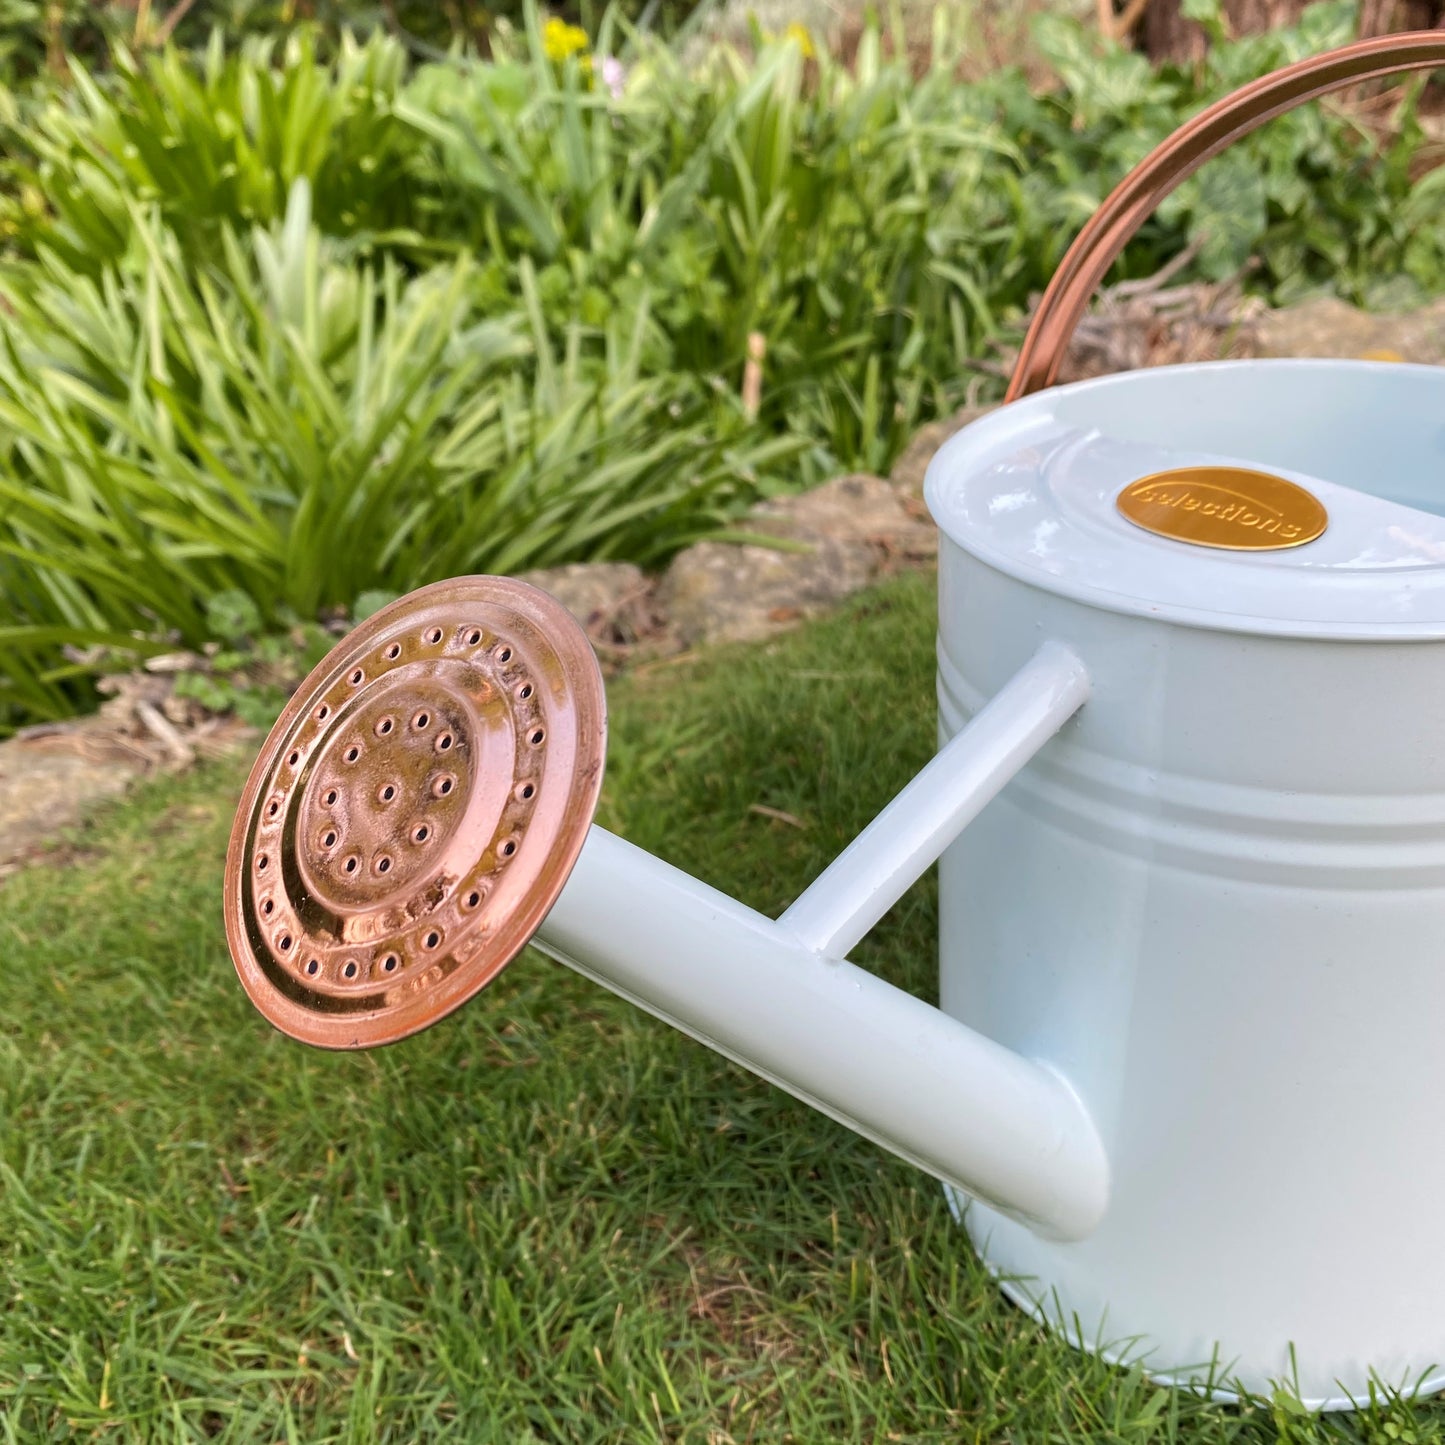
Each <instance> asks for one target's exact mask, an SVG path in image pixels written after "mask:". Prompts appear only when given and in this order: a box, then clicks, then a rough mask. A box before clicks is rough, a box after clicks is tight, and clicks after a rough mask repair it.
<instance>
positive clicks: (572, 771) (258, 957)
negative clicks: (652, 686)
mask: <svg viewBox="0 0 1445 1445" xmlns="http://www.w3.org/2000/svg"><path fill="white" fill-rule="evenodd" d="M606 731H607V722H606V705H605V700H604V696H603V688H602V677H601V673H600V671H599V670H598V667H597V661H596V658H595V657H594V656H593V654H592V649H591V647H590V645H589V644H588V642H587V638H586V636H585V634H584V633H583V631H582V629H581V628H580V627H579V626H578V624H577V623H576V621H574V619H573V618H572V616H571V615H570V614H569V613H568V612H567V611H566V610H565V609H564V608H563V607H562V606H561V604H560V603H558V602H555V601H554V600H553V599H552V598H551V597H549V596H548V595H547V594H546V593H545V592H541V591H539V590H538V589H537V588H535V587H529V586H527V585H526V584H525V583H522V582H515V581H511V580H509V579H506V578H498V577H462V578H457V579H455V580H453V581H449V582H439V583H436V584H435V585H433V586H431V587H424V588H422V589H421V590H420V591H419V592H413V593H412V594H411V595H410V596H408V597H404V598H402V599H401V600H400V601H398V602H394V603H392V604H391V605H390V606H389V607H386V608H384V609H383V610H382V611H380V612H378V613H376V615H375V616H373V617H371V618H370V619H368V620H367V621H366V622H364V623H363V624H362V625H361V626H360V627H358V628H357V629H356V630H355V631H354V632H352V633H351V634H350V635H349V636H348V637H346V638H344V639H343V640H342V641H341V642H340V643H339V644H338V645H337V647H336V648H335V649H334V650H333V651H332V652H331V653H330V654H329V655H328V656H327V657H326V659H325V660H324V661H323V662H322V663H321V664H320V665H319V666H318V667H317V668H316V670H315V671H314V672H312V674H311V676H310V677H308V678H307V679H306V681H305V682H304V683H303V684H302V686H301V688H300V690H299V691H298V692H297V693H296V695H295V696H294V697H293V698H292V699H291V701H290V703H289V704H288V705H287V707H286V710H285V712H283V713H282V714H281V717H280V719H279V720H278V722H277V723H276V726H275V727H274V728H273V729H272V731H271V735H270V737H268V738H267V740H266V745H265V747H264V748H263V749H262V751H261V756H260V757H259V758H258V759H257V761H256V765H255V767H254V768H252V770H251V776H250V778H249V780H248V781H247V783H246V789H245V792H244V793H243V795H242V798H241V804H240V807H239V809H238V811H237V814H236V821H235V824H234V826H233V827H232V830H231V844H230V849H229V851H228V853H227V857H226V889H225V908H226V937H227V941H228V942H229V944H230V947H231V957H232V959H233V960H234V962H235V965H236V971H237V973H238V974H239V975H240V978H241V982H242V984H243V985H244V986H245V989H246V992H247V993H248V994H249V995H250V996H251V1000H252V1002H253V1003H254V1004H255V1005H256V1007H257V1008H258V1009H260V1010H261V1012H262V1013H263V1014H265V1016H266V1017H267V1018H268V1019H269V1020H270V1021H271V1022H272V1023H273V1024H275V1025H276V1027H277V1028H279V1029H281V1030H282V1031H283V1032H285V1033H287V1034H290V1035H291V1036H292V1037H293V1038H297V1039H301V1040H303V1041H304V1042H306V1043H310V1044H319V1045H321V1046H322V1047H324V1048H332V1049H356V1048H370V1047H372V1046H374V1045H377V1044H387V1043H392V1042H394V1041H395V1040H397V1039H401V1038H405V1037H406V1036H407V1035H409V1034H413V1033H416V1032H417V1031H418V1030H419V1029H424V1028H426V1027H427V1026H428V1025H430V1024H433V1023H435V1022H437V1021H438V1020H439V1019H441V1018H443V1017H444V1016H445V1015H447V1014H449V1013H450V1012H451V1011H452V1010H453V1009H455V1008H457V1007H458V1006H459V1005H461V1004H463V1003H465V1002H466V1001H467V999H469V998H470V997H471V996H472V995H473V994H474V993H476V992H477V991H478V990H479V989H481V988H482V987H484V986H485V985H486V984H487V983H489V982H490V981H491V980H492V979H493V978H494V977H496V975H497V974H498V973H499V972H500V971H501V970H502V968H503V967H504V966H505V965H506V964H507V963H508V962H509V961H510V960H511V959H512V958H513V957H514V956H515V955H516V953H517V952H518V951H519V950H520V949H521V948H522V946H523V945H524V944H525V943H526V942H527V940H528V939H529V938H530V937H531V936H532V934H533V932H535V930H536V928H537V926H538V924H540V923H541V921H542V920H543V918H545V917H546V915H547V911H548V909H549V908H550V907H551V906H552V903H553V901H554V900H555V899H556V897H557V895H558V894H559V893H560V892H561V891H562V886H563V884H564V883H566V881H567V876H568V874H569V873H570V872H571V870H572V865H573V864H574V863H575V862H576V859H577V854H578V853H579V852H580V850H581V848H582V843H583V840H584V839H585V838H586V836H587V830H588V827H589V826H590V824H591V821H592V814H593V811H594V809H595V808H596V805H597V794H598V791H599V789H600V788H601V784H602V763H603V754H604V750H605V745H606Z"/></svg>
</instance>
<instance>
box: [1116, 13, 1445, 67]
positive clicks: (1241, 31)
mask: <svg viewBox="0 0 1445 1445" xmlns="http://www.w3.org/2000/svg"><path fill="white" fill-rule="evenodd" d="M1179 3H1180V0H1149V8H1148V10H1146V11H1145V13H1144V24H1143V27H1142V39H1143V45H1144V49H1145V50H1146V51H1147V52H1148V55H1149V58H1150V59H1151V60H1155V61H1160V60H1172V61H1175V62H1176V63H1179V64H1188V63H1190V62H1191V61H1196V60H1199V59H1200V58H1201V57H1202V56H1203V55H1204V51H1205V49H1206V47H1207V45H1208V42H1207V40H1206V39H1205V35H1204V31H1203V30H1202V29H1201V28H1200V27H1199V26H1198V25H1196V24H1195V23H1194V22H1193V21H1192V20H1186V19H1184V17H1183V16H1182V15H1181V14H1180V13H1179ZM1308 3H1309V0H1224V20H1225V24H1226V25H1227V27H1228V28H1229V30H1230V32H1231V33H1232V34H1234V35H1251V34H1257V33H1259V32H1260V31H1262V30H1272V29H1274V28H1275V27H1276V26H1279V25H1289V24H1292V23H1293V22H1294V21H1296V20H1298V19H1299V15H1300V11H1302V10H1303V9H1304V8H1305V6H1306V5H1307V4H1308ZM1442 22H1445V0H1364V3H1363V4H1362V6H1361V8H1360V34H1361V35H1362V36H1370V35H1391V34H1396V33H1398V32H1399V31H1401V30H1429V29H1431V28H1432V27H1434V26H1437V25H1440V24H1442Z"/></svg>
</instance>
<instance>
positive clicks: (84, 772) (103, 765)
mask: <svg viewBox="0 0 1445 1445" xmlns="http://www.w3.org/2000/svg"><path fill="white" fill-rule="evenodd" d="M87 721H88V723H89V725H87V724H86V723H82V724H78V725H67V726H65V727H64V728H63V729H57V730H56V731H55V732H54V734H52V735H45V733H44V732H42V734H41V735H39V736H32V737H21V738H10V739H8V740H7V741H5V742H3V743H0V874H4V873H6V872H9V871H11V868H12V867H14V866H17V865H18V864H19V863H20V862H21V861H22V860H23V859H24V858H25V857H26V856H27V855H29V854H30V853H32V852H34V851H35V850H36V849H38V848H40V847H42V846H43V845H45V844H46V843H48V842H50V841H51V840H52V839H53V838H54V837H55V835H56V834H57V833H59V832H60V831H62V830H63V829H65V828H68V827H71V826H72V825H74V824H76V823H79V822H81V821H83V820H84V819H85V818H86V817H87V816H88V815H89V814H90V813H91V812H92V811H93V809H94V807H95V805H96V804H97V803H99V802H101V801H103V800H105V799H107V798H113V797H116V796H117V795H118V794H120V793H122V792H124V791H125V790H126V788H128V787H129V786H130V784H131V783H132V782H133V781H134V780H135V779H136V778H137V777H139V776H140V775H141V774H142V773H144V772H146V771H147V769H148V759H147V758H145V756H144V755H142V754H139V753H134V754H133V753H131V752H130V751H129V750H128V749H126V748H125V747H123V746H122V745H120V744H118V743H117V742H116V741H115V740H114V739H113V738H112V737H110V736H109V735H108V730H107V725H106V724H105V723H103V722H102V721H101V720H100V719H91V720H87Z"/></svg>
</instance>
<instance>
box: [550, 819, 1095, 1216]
mask: <svg viewBox="0 0 1445 1445" xmlns="http://www.w3.org/2000/svg"><path fill="white" fill-rule="evenodd" d="M535 941H536V943H537V945H538V946H539V947H540V948H541V949H543V950H544V951H545V952H546V953H549V954H551V955H552V957H553V958H556V959H558V960H560V961H561V962H563V963H565V964H567V965H569V966H570V967H572V968H575V969H576V970H577V971H578V972H579V973H582V974H585V975H586V976H587V977H588V978H592V979H595V980H596V981H597V982H598V983H601V984H603V985H604V986H605V987H607V988H610V989H611V990H612V991H613V992H614V993H618V994H621V995H622V997H623V998H627V999H630V1000H632V1001H633V1002H634V1003H637V1004H640V1005H641V1006H642V1007H643V1008H645V1009H646V1010H647V1011H648V1012H649V1013H652V1014H656V1015H657V1017H659V1018H661V1019H665V1020H666V1021H667V1022H668V1023H670V1024H673V1025H675V1026H676V1027H677V1028H680V1029H681V1030H682V1031H683V1032H684V1033H687V1034H690V1035H691V1036H692V1037H693V1038H695V1039H699V1040H701V1041H702V1042H703V1043H705V1044H707V1045H709V1046H710V1047H711V1048H714V1049H717V1050H718V1052H719V1053H722V1054H725V1055H726V1056H727V1057H728V1058H730V1059H733V1060H734V1061H735V1062H737V1063H740V1064H742V1065H743V1066H744V1067H746V1068H748V1069H751V1070H752V1071H753V1072H754V1073H755V1074H761V1075H762V1076H763V1077H764V1078H765V1079H769V1080H771V1081H772V1082H773V1083H775V1084H778V1085H779V1086H781V1087H782V1088H784V1089H786V1090H787V1091H788V1092H789V1093H790V1094H793V1095H795V1096H796V1097H797V1098H800V1099H803V1100H804V1101H805V1102H807V1103H809V1104H812V1105H813V1106H814V1107H815V1108H818V1109H821V1110H822V1111H823V1112H824V1113H825V1114H827V1115H829V1116H830V1117H831V1118H834V1119H837V1120H839V1121H840V1122H842V1123H844V1124H846V1125H848V1126H849V1128H852V1129H855V1130H857V1131H858V1132H859V1133H860V1134H862V1135H864V1136H865V1137H866V1138H869V1139H872V1140H874V1141H875V1142H877V1143H880V1144H882V1145H884V1147H885V1148H888V1149H890V1150H892V1151H893V1152H894V1153H895V1154H899V1155H901V1156H902V1157H903V1158H905V1159H908V1160H910V1161H912V1162H913V1163H915V1164H917V1165H918V1166H919V1167H920V1168H922V1169H926V1170H927V1171H928V1172H929V1173H930V1174H933V1175H935V1176H936V1177H938V1178H940V1179H943V1180H945V1181H948V1182H951V1183H953V1184H954V1185H956V1186H959V1187H962V1188H965V1189H968V1190H969V1191H971V1192H972V1193H974V1194H977V1195H980V1196H982V1197H985V1198H988V1199H990V1200H991V1201H993V1203H994V1204H995V1206H996V1207H997V1208H999V1209H1001V1210H1007V1211H1009V1212H1010V1213H1013V1214H1017V1215H1020V1216H1023V1217H1025V1218H1027V1219H1028V1220H1030V1221H1031V1222H1032V1224H1033V1226H1034V1227H1035V1228H1037V1229H1039V1230H1041V1231H1042V1232H1044V1233H1046V1234H1049V1235H1051V1236H1055V1237H1062V1238H1079V1237H1081V1236H1082V1235H1084V1234H1087V1233H1088V1231H1089V1230H1090V1229H1092V1228H1093V1227H1094V1225H1095V1224H1097V1223H1098V1221H1099V1218H1100V1217H1101V1216H1102V1214H1103V1212H1104V1207H1105V1204H1106V1202H1107V1199H1108V1166H1107V1163H1106V1161H1105V1159H1104V1154H1103V1150H1102V1148H1101V1146H1100V1143H1099V1139H1098V1136H1097V1134H1096V1132H1095V1130H1094V1128H1093V1125H1092V1124H1091V1122H1090V1120H1089V1117H1088V1115H1087V1113H1086V1112H1085V1111H1084V1109H1083V1108H1082V1107H1081V1106H1080V1104H1079V1101H1078V1098H1077V1097H1076V1096H1075V1094H1074V1093H1073V1091H1072V1090H1071V1089H1070V1088H1069V1086H1068V1085H1067V1084H1066V1083H1065V1082H1064V1081H1063V1080H1062V1079H1061V1078H1060V1077H1059V1075H1058V1074H1056V1073H1055V1072H1054V1071H1053V1070H1052V1069H1050V1068H1049V1067H1048V1066H1047V1065H1046V1064H1041V1063H1036V1062H1033V1061H1031V1060H1029V1059H1026V1058H1023V1057H1020V1056H1019V1055H1016V1054H1013V1053H1010V1052H1009V1051H1008V1050H1007V1049H1004V1048H1001V1047H1000V1046H999V1045H998V1044H996V1043H993V1042H991V1041H990V1040H989V1039H986V1038H984V1037H983V1036H982V1035H980V1034H978V1033H976V1032H974V1031H973V1030H972V1029H969V1028H967V1027H966V1026H964V1025H963V1024H960V1023H958V1022H957V1021H956V1020H955V1019H952V1018H949V1017H948V1015H947V1014H945V1013H943V1012H941V1011H940V1010H938V1009H936V1008H934V1007H932V1005H930V1004H926V1003H924V1002H923V1001H922V1000H921V999H917V998H915V997H914V996H913V995H912V994H909V993H905V992H904V991H903V990H902V989H899V988H895V987H893V985H892V984H889V983H886V982H884V980H882V979H881V978H878V977H876V976H875V975H873V974H871V973H867V972H866V971H864V970H863V969H860V968H855V967H854V966H853V965H852V964H851V963H846V962H838V961H833V960H828V959H824V958H822V957H820V956H819V955H818V954H817V953H815V952H813V951H812V950H811V949H809V948H808V947H806V946H805V945H804V944H803V943H802V942H801V940H799V939H798V938H797V937H795V936H794V935H793V934H792V932H791V931H789V930H788V929H785V928H783V927H782V926H781V925H780V924H778V923H775V922H773V921H772V920H771V919H768V918H765V917H763V915H762V914H760V913H755V912H754V911H753V910H752V909H750V908H745V907H744V906H743V905H742V904H741V903H737V902H735V901H734V900H733V899H731V898H728V897H727V896H726V895H725V894H722V893H719V892H717V890H716V889H712V888H709V887H707V886H706V885H705V884H702V883H699V882H698V881H697V880H696V879H694V878H691V877H689V876H688V875H687V874H686V873H683V872H681V871H680V870H679V869H676V868H673V867H671V866H670V865H669V864H667V863H664V862H662V860H661V859H658V858H654V857H653V856H652V855H651V854H649V853H644V852H643V851H642V850H641V849H638V848H634V847H633V846H632V845H631V844H630V843H626V842H624V841H623V840H622V839H621V838H617V837H615V836H613V835H612V834H611V833H608V832H605V831H604V830H603V829H601V828H596V827H594V828H593V829H592V832H591V834H590V835H589V836H588V840H587V843H586V845H585V846H584V847H583V850H582V856H581V858H580V859H579V860H578V862H577V866H576V868H575V870H574V871H573V873H572V877H571V879H570V880H569V882H568V884H567V887H566V889H565V890H564V891H563V893H562V896H561V898H559V899H558V901H557V902H556V903H555V904H554V905H553V907H552V911H551V913H550V914H549V915H548V917H547V921H546V923H545V924H544V925H543V926H542V929H541V930H540V932H539V933H538V934H537V937H536V940H535Z"/></svg>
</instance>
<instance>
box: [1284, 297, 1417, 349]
mask: <svg viewBox="0 0 1445 1445" xmlns="http://www.w3.org/2000/svg"><path fill="white" fill-rule="evenodd" d="M1259 347H1260V354H1261V355H1263V356H1343V357H1370V358H1374V359H1378V360H1381V361H1418V362H1425V363H1429V364H1431V365H1437V366H1438V365H1440V364H1442V363H1445V300H1440V301H1435V302H1433V303H1431V304H1430V305H1429V306H1425V307H1422V308H1420V309H1419V310H1417V311H1407V312H1399V313H1395V312H1379V313H1376V312H1370V311H1361V310H1360V309H1359V308H1358V307H1355V306H1350V305H1348V304H1347V303H1346V302H1344V301H1340V300H1338V299H1337V298H1336V297H1333V296H1321V297H1317V298H1315V299H1313V300H1310V301H1305V302H1302V303H1301V304H1300V305H1298V306H1287V307H1285V308H1283V309H1282V310H1279V311H1271V312H1268V313H1267V314H1266V315H1265V316H1263V317H1262V318H1261V319H1260V322H1259Z"/></svg>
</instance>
